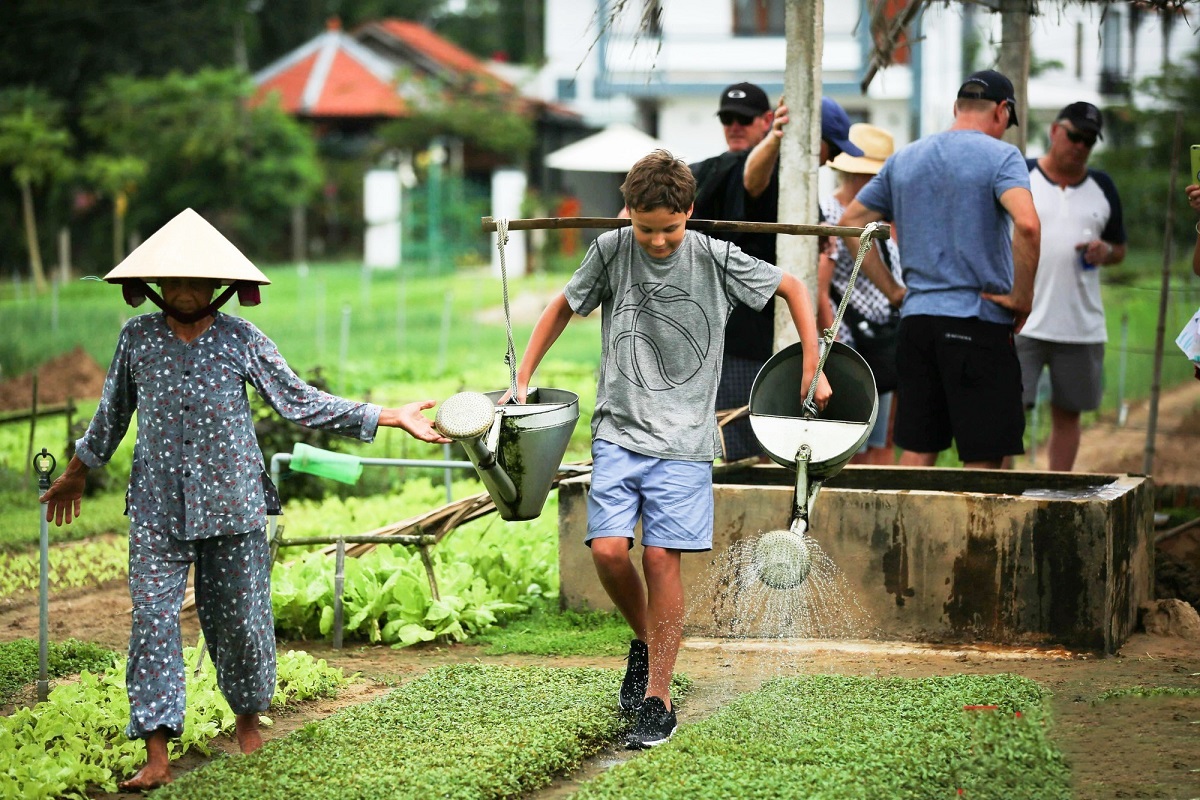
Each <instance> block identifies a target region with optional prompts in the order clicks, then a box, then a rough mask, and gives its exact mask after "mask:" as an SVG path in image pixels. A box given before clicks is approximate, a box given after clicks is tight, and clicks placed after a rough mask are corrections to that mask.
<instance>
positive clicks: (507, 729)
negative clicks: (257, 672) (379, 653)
mask: <svg viewBox="0 0 1200 800" xmlns="http://www.w3.org/2000/svg"><path fill="white" fill-rule="evenodd" d="M620 680H621V673H619V672H617V671H616V670H603V669H583V668H576V669H545V668H542V667H522V668H513V667H497V666H489V665H481V664H464V665H456V666H447V667H438V668H436V669H433V670H431V671H429V672H428V673H426V674H425V675H423V676H421V677H420V678H417V679H415V680H413V681H411V682H409V683H407V684H405V685H404V686H402V687H401V688H399V689H397V690H396V691H394V692H392V693H390V694H388V695H386V696H385V697H382V698H380V699H378V700H374V701H372V702H369V703H366V704H363V705H360V706H355V707H353V708H348V709H344V710H342V711H340V712H338V713H337V714H334V715H333V716H331V717H328V718H326V719H324V720H321V721H320V722H313V723H310V724H308V725H306V726H305V727H304V728H302V729H301V730H299V731H297V732H295V733H293V734H292V735H290V736H288V737H286V738H283V739H276V740H274V741H271V742H268V743H267V744H266V745H265V746H264V747H263V749H262V750H260V751H259V752H258V753H256V754H254V755H253V756H249V757H247V758H230V759H223V760H219V761H215V762H213V763H211V764H209V765H207V766H206V767H204V768H203V769H199V770H196V771H194V772H191V773H189V774H187V775H184V776H183V777H182V778H181V779H179V780H177V781H176V782H175V783H173V784H171V785H170V786H167V787H164V788H163V789H160V790H159V791H157V792H156V793H155V794H154V797H155V798H156V800H182V799H183V798H195V799H196V800H216V799H218V798H238V799H239V800H250V799H251V798H255V799H256V800H257V799H259V798H286V800H292V798H295V797H303V798H305V800H320V798H330V800H346V798H356V800H375V798H379V799H380V800H383V799H384V798H386V800H396V799H397V798H422V800H423V799H424V798H431V797H439V798H462V799H463V800H480V799H481V798H494V797H514V796H517V795H520V794H523V793H526V792H529V791H532V790H534V789H537V788H538V787H540V786H544V785H545V784H547V783H549V781H550V780H551V778H552V777H553V776H555V775H561V774H564V773H567V772H569V771H570V770H572V769H574V768H575V767H577V766H578V765H579V764H580V763H581V762H582V760H583V759H584V758H585V757H587V756H589V755H591V754H593V753H595V752H597V751H599V750H600V749H601V748H603V747H604V746H605V745H606V744H607V743H609V742H610V741H612V740H613V739H615V738H616V737H617V736H618V735H619V734H620V733H621V732H622V731H623V730H625V729H626V728H627V727H628V726H629V724H630V720H629V719H628V718H624V717H622V716H621V715H619V714H618V713H617V710H616V700H617V688H618V686H619V685H620ZM676 690H677V691H678V692H679V693H682V692H683V691H684V690H685V685H684V682H680V681H679V679H677V686H676Z"/></svg>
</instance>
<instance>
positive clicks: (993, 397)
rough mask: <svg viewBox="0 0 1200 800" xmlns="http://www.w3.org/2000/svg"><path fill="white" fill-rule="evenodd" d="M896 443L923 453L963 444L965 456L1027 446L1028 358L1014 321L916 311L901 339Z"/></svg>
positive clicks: (989, 456)
mask: <svg viewBox="0 0 1200 800" xmlns="http://www.w3.org/2000/svg"><path fill="white" fill-rule="evenodd" d="M896 367H897V369H898V370H899V373H900V375H899V378H900V380H899V386H898V387H897V392H898V393H899V408H898V409H897V410H896V429H895V441H896V444H897V445H898V446H899V447H901V448H903V449H905V450H911V451H914V452H918V453H939V452H941V451H942V450H945V449H946V448H948V447H949V446H950V443H951V441H952V440H953V442H954V443H955V444H957V445H958V457H959V458H960V459H962V460H963V461H991V460H995V459H999V458H1003V457H1004V456H1009V455H1018V454H1020V453H1024V452H1025V445H1024V441H1023V439H1024V436H1025V411H1024V409H1023V408H1022V406H1021V364H1020V361H1019V360H1018V359H1017V351H1016V348H1015V346H1014V345H1013V333H1012V326H1011V325H1002V324H999V323H995V322H984V321H982V320H980V319H977V318H975V317H969V318H957V317H935V316H926V315H914V316H909V317H904V318H903V319H901V321H900V335H899V340H898V343H897V346H896Z"/></svg>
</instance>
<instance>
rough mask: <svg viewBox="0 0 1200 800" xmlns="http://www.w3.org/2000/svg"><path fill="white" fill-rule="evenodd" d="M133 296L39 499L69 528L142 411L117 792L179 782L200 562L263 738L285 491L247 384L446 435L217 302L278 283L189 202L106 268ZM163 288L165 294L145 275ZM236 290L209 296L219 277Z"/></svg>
mask: <svg viewBox="0 0 1200 800" xmlns="http://www.w3.org/2000/svg"><path fill="white" fill-rule="evenodd" d="M105 280H108V281H110V282H113V283H119V284H121V286H122V288H123V291H124V295H125V298H126V300H127V301H129V302H130V304H131V305H135V306H136V305H138V304H140V303H141V302H142V301H143V300H144V299H145V298H147V297H149V298H150V299H151V300H152V301H153V302H154V303H155V304H156V305H158V306H159V307H160V308H161V309H162V311H161V312H157V313H151V314H142V315H139V316H135V317H133V318H132V319H130V320H129V321H128V322H127V323H126V324H125V326H124V328H123V329H122V330H121V335H120V338H119V340H118V342H117V350H116V354H115V356H114V357H113V360H112V365H111V366H110V367H109V371H108V377H107V379H106V380H105V383H104V391H103V396H102V398H101V400H100V405H99V408H98V409H97V411H96V416H95V417H94V418H93V419H92V421H91V424H90V425H89V426H88V429H87V432H86V433H85V434H84V435H83V438H81V439H79V441H77V442H76V443H75V455H74V456H73V457H72V459H71V462H70V464H69V465H68V466H67V468H66V470H65V471H64V472H63V474H62V475H61V476H60V477H59V478H58V480H56V481H55V482H54V484H53V485H52V486H51V487H50V489H49V490H48V491H47V492H46V494H45V495H44V496H43V497H42V502H44V503H47V504H48V510H47V512H46V518H47V520H53V521H54V522H56V523H57V524H59V525H62V524H63V523H64V522H66V523H68V524H69V523H70V522H71V520H72V518H73V517H77V516H79V512H80V506H81V500H82V496H83V488H84V479H85V477H86V474H87V472H88V470H89V469H92V468H95V467H99V466H101V465H103V464H106V463H107V462H108V460H109V459H110V458H111V457H112V455H113V453H114V452H115V451H116V449H117V446H118V445H119V444H120V442H121V440H122V439H123V438H124V436H125V433H126V431H127V429H128V427H129V422H130V418H131V417H132V416H133V413H134V412H135V411H136V412H137V415H138V431H137V443H136V445H135V447H134V456H133V468H132V470H131V474H130V477H129V491H128V495H127V513H128V515H129V593H130V596H131V597H132V600H133V619H132V633H131V635H130V638H129V661H128V666H127V667H126V685H127V689H128V693H129V712H130V720H129V725H128V727H127V728H126V731H125V732H126V735H128V736H129V737H130V738H137V739H144V740H145V741H146V753H147V761H146V764H145V766H144V767H143V768H142V769H141V770H140V771H139V772H138V773H137V774H136V775H135V776H133V777H132V778H131V779H130V780H127V781H125V782H124V783H122V784H121V789H122V790H126V791H128V790H146V789H151V788H154V787H156V786H161V785H163V784H165V783H169V782H170V780H171V770H170V761H169V758H168V754H167V741H168V739H169V738H171V737H177V736H179V734H180V733H181V732H182V730H183V718H184V665H183V641H182V635H181V631H180V624H179V611H180V607H181V605H182V602H183V597H184V591H185V588H186V585H187V574H188V568H189V566H191V565H194V568H195V589H196V592H195V597H196V611H197V614H198V616H199V619H200V627H201V630H202V631H203V633H204V639H205V642H206V643H207V646H208V650H209V652H210V653H211V654H212V660H213V664H214V665H215V667H216V671H217V683H218V685H219V686H220V688H221V692H222V694H224V696H225V699H226V700H227V701H228V702H229V706H230V708H231V709H232V710H233V712H234V713H235V714H236V715H237V726H236V731H237V740H238V744H239V746H240V747H241V750H242V752H244V753H250V752H253V751H255V750H257V749H258V748H259V747H261V746H262V736H261V734H260V733H259V718H258V715H259V712H261V711H264V710H265V709H266V708H267V706H268V705H269V704H270V702H271V697H272V696H273V695H274V692H275V632H274V630H275V625H274V619H273V616H272V613H271V584H270V554H269V547H268V542H267V537H266V531H265V525H266V518H267V513H268V506H269V505H275V504H277V503H278V498H277V497H276V495H275V491H274V487H273V486H272V485H271V482H270V479H269V478H268V477H267V475H266V473H265V471H264V469H263V457H262V453H261V452H260V450H259V447H258V442H257V439H256V438H255V435H254V424H253V420H252V418H251V414H250V403H249V400H248V398H247V395H246V384H248V383H249V384H251V385H253V386H254V388H255V389H256V390H257V391H258V393H259V395H261V396H262V397H263V399H265V400H266V401H267V402H268V403H270V404H271V406H272V407H273V408H274V409H275V410H276V411H277V412H279V414H281V415H282V416H284V417H285V418H287V419H289V420H292V421H293V422H296V423H298V424H300V425H304V426H306V427H310V428H322V429H325V430H330V431H334V432H336V433H339V434H342V435H344V436H349V437H354V438H358V439H361V440H363V441H367V442H369V441H372V440H373V439H374V438H375V432H376V430H377V428H378V426H380V425H384V426H389V427H397V428H402V429H404V430H405V431H407V432H408V433H409V434H411V435H412V436H414V437H416V438H417V439H421V440H423V441H427V442H445V441H448V440H447V439H444V438H443V437H442V436H441V435H440V434H439V433H437V431H436V430H435V429H434V427H433V423H432V422H431V421H430V420H429V419H428V418H427V417H426V416H425V415H424V414H423V413H422V411H423V410H424V409H427V408H431V407H433V405H434V402H433V401H431V400H426V401H422V402H418V403H411V404H409V405H406V406H403V407H401V408H380V407H379V406H377V405H372V404H370V403H358V402H353V401H351V400H344V399H342V398H339V397H334V396H333V395H330V394H327V393H325V392H322V391H319V390H317V389H315V388H313V387H312V386H309V385H308V384H306V383H305V382H304V381H302V380H301V379H300V378H298V377H297V376H296V374H295V373H294V372H292V370H291V369H290V368H289V367H288V365H287V363H286V362H285V361H284V360H283V357H282V356H281V355H280V354H279V350H278V349H276V347H275V345H274V344H273V343H272V342H271V340H270V339H268V338H267V337H266V336H265V335H263V333H262V332H261V331H259V330H258V329H257V328H256V327H254V325H252V324H250V323H249V322H247V321H245V320H243V319H240V318H238V317H233V316H229V315H227V314H223V313H221V312H220V311H219V310H218V308H219V307H220V305H221V304H222V303H224V302H225V301H227V300H228V299H229V298H230V297H231V296H232V295H233V294H234V293H235V292H236V293H238V294H239V297H240V300H241V302H242V304H243V305H248V304H254V303H256V302H257V301H258V287H259V285H262V284H267V283H270V281H268V280H267V278H266V276H264V275H263V274H262V273H261V272H260V271H259V270H258V269H257V268H256V267H255V266H254V265H253V264H252V263H250V261H249V260H248V259H246V257H245V256H243V255H242V254H241V253H240V252H239V251H238V250H237V248H236V247H234V246H233V244H232V243H230V242H229V241H228V240H227V239H225V237H223V236H222V235H221V234H220V233H219V232H218V231H217V230H216V229H215V228H213V227H212V226H211V225H209V224H208V223H207V222H205V221H204V219H203V218H202V217H200V215H199V214H197V213H196V212H194V211H192V210H191V209H188V210H186V211H184V212H183V213H181V214H179V215H178V216H177V217H175V218H174V219H173V220H171V221H170V222H168V223H167V224H166V225H165V226H163V227H162V228H161V229H160V230H159V231H158V232H157V233H155V234H154V235H153V236H151V237H150V238H149V239H147V240H146V241H145V243H143V244H142V245H141V246H140V247H139V248H138V249H137V250H135V251H134V252H133V253H132V254H130V256H129V257H128V258H126V259H125V261H123V262H122V263H121V264H120V265H119V266H118V267H117V268H115V269H114V270H112V271H111V272H110V273H109V274H108V275H106V276H105ZM151 283H154V284H157V285H158V287H159V288H160V290H161V296H160V295H159V294H158V293H157V292H155V291H154V289H153V288H151V286H150V285H149V284H151ZM222 284H224V285H227V286H228V288H227V289H225V291H224V292H223V293H222V294H221V296H220V297H219V298H217V299H216V300H215V301H214V299H213V295H214V294H215V292H216V290H217V289H218V288H219V287H220V286H221V285H222Z"/></svg>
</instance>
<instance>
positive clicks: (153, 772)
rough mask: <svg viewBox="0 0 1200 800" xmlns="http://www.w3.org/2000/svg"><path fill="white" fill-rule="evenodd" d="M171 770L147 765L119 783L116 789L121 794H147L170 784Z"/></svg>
mask: <svg viewBox="0 0 1200 800" xmlns="http://www.w3.org/2000/svg"><path fill="white" fill-rule="evenodd" d="M171 780H172V779H171V768H170V767H169V766H166V767H164V766H162V765H161V764H147V765H146V766H144V767H142V768H141V769H140V770H138V773H137V774H136V775H134V776H133V777H132V778H130V779H129V780H127V781H121V782H120V783H118V784H117V788H118V789H120V790H121V791H122V792H148V791H150V790H151V789H157V788H158V787H159V786H166V785H167V784H168V783H170V782H171Z"/></svg>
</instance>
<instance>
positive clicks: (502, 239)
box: [496, 217, 519, 403]
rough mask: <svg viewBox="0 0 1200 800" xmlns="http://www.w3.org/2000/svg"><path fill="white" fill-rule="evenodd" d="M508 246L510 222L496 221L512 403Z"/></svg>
mask: <svg viewBox="0 0 1200 800" xmlns="http://www.w3.org/2000/svg"><path fill="white" fill-rule="evenodd" d="M507 244H508V220H507V219H505V218H503V217H501V218H500V219H498V220H496V249H498V250H499V251H500V285H501V287H502V291H503V294H504V329H505V332H506V333H507V335H508V352H506V353H505V354H504V361H505V363H506V364H508V388H509V397H510V398H511V399H512V402H514V403H516V402H519V401H518V400H517V349H516V347H514V346H513V332H512V313H511V312H510V311H509V307H508V265H507V264H506V263H505V260H504V252H505V251H504V248H505V245H507Z"/></svg>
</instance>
